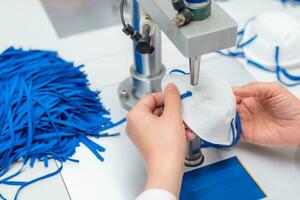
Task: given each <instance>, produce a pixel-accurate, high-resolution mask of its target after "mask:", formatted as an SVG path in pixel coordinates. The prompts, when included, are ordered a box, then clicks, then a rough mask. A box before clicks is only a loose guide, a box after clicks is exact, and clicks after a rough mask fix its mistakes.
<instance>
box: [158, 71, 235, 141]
mask: <svg viewBox="0 0 300 200" xmlns="http://www.w3.org/2000/svg"><path fill="white" fill-rule="evenodd" d="M168 83H174V84H175V85H176V86H177V87H178V89H179V91H180V93H181V94H184V93H186V92H187V91H191V92H192V96H191V97H188V98H185V99H183V100H182V116H183V120H184V122H185V123H186V124H187V126H188V127H189V128H190V129H191V130H192V131H193V132H194V133H196V134H197V135H198V136H199V137H200V138H202V139H204V140H206V141H208V142H210V143H215V144H221V145H230V144H231V143H232V141H233V136H232V130H231V123H232V120H233V119H235V116H236V99H235V96H234V94H233V91H232V89H231V87H230V85H229V84H228V83H226V82H224V81H223V80H220V79H216V78H214V77H212V76H210V75H204V74H202V75H200V77H199V84H198V86H192V85H191V84H190V76H189V75H182V74H166V75H165V77H164V78H163V80H162V89H164V88H165V86H166V85H167V84H168Z"/></svg>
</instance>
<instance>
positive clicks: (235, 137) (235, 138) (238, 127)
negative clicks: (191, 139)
mask: <svg viewBox="0 0 300 200" xmlns="http://www.w3.org/2000/svg"><path fill="white" fill-rule="evenodd" d="M235 120H236V124H235V123H234V120H232V122H231V133H232V143H231V144H229V145H223V144H215V143H211V142H208V141H206V140H203V139H202V144H201V147H202V148H210V147H214V148H230V147H233V146H235V145H237V144H238V142H239V141H240V139H241V136H242V125H241V120H240V116H239V114H238V113H236V117H235ZM236 130H237V131H236Z"/></svg>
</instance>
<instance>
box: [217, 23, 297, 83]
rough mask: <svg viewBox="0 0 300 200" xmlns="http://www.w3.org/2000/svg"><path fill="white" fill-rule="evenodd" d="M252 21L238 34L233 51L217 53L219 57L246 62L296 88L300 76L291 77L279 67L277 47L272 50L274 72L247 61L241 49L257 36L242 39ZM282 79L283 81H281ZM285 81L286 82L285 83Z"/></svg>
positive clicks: (278, 50)
mask: <svg viewBox="0 0 300 200" xmlns="http://www.w3.org/2000/svg"><path fill="white" fill-rule="evenodd" d="M253 20H254V18H252V19H250V20H248V21H247V22H246V24H245V26H244V28H243V29H242V30H240V31H239V32H238V37H237V38H238V39H237V45H236V47H235V50H226V51H218V53H219V54H220V55H223V56H229V57H237V58H242V59H245V60H246V61H247V63H248V64H250V65H252V66H254V67H257V68H259V69H261V70H264V71H267V72H271V73H275V74H276V77H277V80H278V81H279V82H280V83H281V84H283V85H285V86H287V87H292V86H298V85H300V75H292V74H290V73H288V72H287V70H286V69H285V68H283V67H281V66H280V65H279V59H280V48H279V46H277V47H275V49H274V61H275V64H276V66H275V70H271V69H269V68H268V67H267V66H263V65H262V64H260V63H258V62H256V61H254V60H251V59H248V58H247V57H246V56H245V53H244V50H243V48H244V47H245V46H247V45H249V44H251V43H252V42H254V41H255V40H256V39H257V37H258V36H257V35H253V36H252V37H251V38H249V39H247V40H245V39H244V34H245V29H246V27H247V26H248V25H249V24H250V23H251V22H252V21H253ZM282 77H284V79H282ZM286 80H287V81H286Z"/></svg>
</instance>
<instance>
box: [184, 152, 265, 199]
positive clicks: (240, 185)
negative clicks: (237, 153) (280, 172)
mask: <svg viewBox="0 0 300 200" xmlns="http://www.w3.org/2000/svg"><path fill="white" fill-rule="evenodd" d="M265 197H266V195H265V193H264V192H263V191H262V190H261V189H260V187H259V186H258V185H257V183H256V182H255V181H254V180H253V178H252V177H251V176H250V175H249V173H248V172H247V171H246V169H245V168H244V167H243V165H242V164H241V163H240V161H239V160H238V158H237V157H233V158H230V159H227V160H223V161H220V162H217V163H214V164H211V165H208V166H206V167H202V168H198V169H195V170H193V171H190V172H187V173H185V174H184V177H183V183H182V188H181V194H180V200H200V199H201V200H212V199H214V200H216V199H217V200H256V199H263V198H265Z"/></svg>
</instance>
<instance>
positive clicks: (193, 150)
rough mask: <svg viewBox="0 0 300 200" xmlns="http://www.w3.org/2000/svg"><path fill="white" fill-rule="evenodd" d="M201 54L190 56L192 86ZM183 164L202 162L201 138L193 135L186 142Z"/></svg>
mask: <svg viewBox="0 0 300 200" xmlns="http://www.w3.org/2000/svg"><path fill="white" fill-rule="evenodd" d="M200 64H201V56H197V57H193V58H190V83H191V85H192V86H197V85H198V84H199V73H200ZM186 148H187V151H186V155H185V165H186V166H188V167H196V166H199V165H201V164H202V163H203V161H204V155H203V154H202V152H201V139H200V137H199V136H197V135H196V136H195V139H193V140H192V141H187V143H186Z"/></svg>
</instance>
